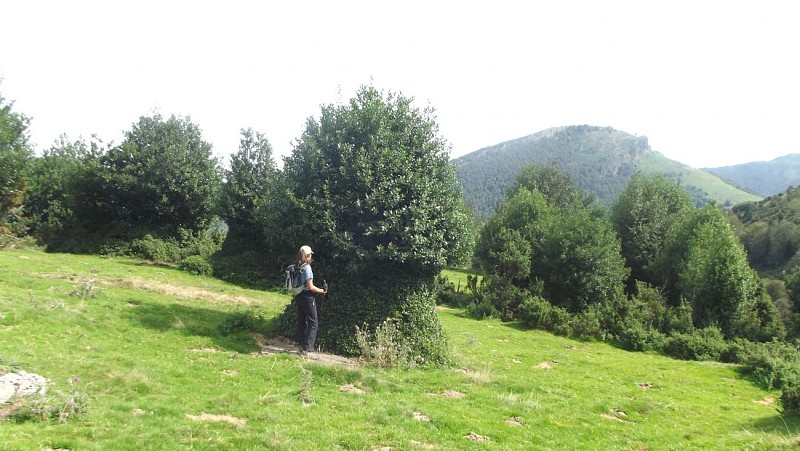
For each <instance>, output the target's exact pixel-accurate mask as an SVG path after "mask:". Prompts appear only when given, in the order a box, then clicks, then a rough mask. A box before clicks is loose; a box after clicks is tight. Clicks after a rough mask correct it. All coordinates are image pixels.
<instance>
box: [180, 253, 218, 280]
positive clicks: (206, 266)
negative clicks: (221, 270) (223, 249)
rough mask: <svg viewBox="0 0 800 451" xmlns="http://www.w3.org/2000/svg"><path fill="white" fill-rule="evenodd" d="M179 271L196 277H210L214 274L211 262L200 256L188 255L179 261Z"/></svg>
mask: <svg viewBox="0 0 800 451" xmlns="http://www.w3.org/2000/svg"><path fill="white" fill-rule="evenodd" d="M180 269H181V270H183V271H186V272H188V273H189V274H194V275H198V276H210V275H211V274H212V273H213V272H214V268H213V267H212V266H211V261H210V260H209V259H208V258H207V257H202V256H200V255H190V256H189V257H186V258H184V259H183V260H181V265H180Z"/></svg>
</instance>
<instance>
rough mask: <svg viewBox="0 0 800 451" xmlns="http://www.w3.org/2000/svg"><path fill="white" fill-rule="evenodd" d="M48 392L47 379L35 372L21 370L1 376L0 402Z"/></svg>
mask: <svg viewBox="0 0 800 451" xmlns="http://www.w3.org/2000/svg"><path fill="white" fill-rule="evenodd" d="M46 392H47V379H46V378H44V377H43V376H40V375H38V374H35V373H28V372H26V371H20V372H19V373H6V374H3V375H2V376H0V404H2V403H4V402H7V401H8V400H9V399H11V398H13V397H14V395H17V396H28V395H33V394H36V393H40V394H42V395H43V394H45V393H46Z"/></svg>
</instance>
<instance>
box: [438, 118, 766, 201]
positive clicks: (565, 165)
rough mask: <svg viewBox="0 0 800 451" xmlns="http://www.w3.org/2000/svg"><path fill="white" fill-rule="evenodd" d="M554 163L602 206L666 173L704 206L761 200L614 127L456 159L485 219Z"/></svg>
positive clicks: (584, 128)
mask: <svg viewBox="0 0 800 451" xmlns="http://www.w3.org/2000/svg"><path fill="white" fill-rule="evenodd" d="M549 162H556V163H558V165H559V166H560V167H561V169H562V170H563V171H564V172H566V173H568V174H570V175H572V176H573V177H574V178H575V181H576V183H577V185H578V187H579V188H580V189H582V190H584V191H586V192H588V193H591V194H594V195H595V196H597V200H598V203H599V204H601V205H610V204H611V203H613V202H614V200H615V199H616V197H617V196H618V195H619V193H620V192H621V191H622V189H623V188H624V187H625V186H626V185H627V183H628V181H629V180H630V179H631V178H632V177H633V176H634V175H635V174H636V173H637V172H642V173H645V174H650V175H655V174H664V175H666V176H667V177H668V178H670V179H672V180H674V181H676V182H679V183H681V184H682V185H683V186H684V187H685V188H686V189H687V190H688V191H689V192H690V193H691V195H692V198H693V200H694V201H695V203H696V204H698V205H699V204H703V203H706V202H708V201H709V200H712V199H713V200H716V201H717V202H718V203H719V204H721V205H734V204H737V203H740V202H746V201H754V200H758V199H759V197H758V196H756V195H753V194H750V193H746V192H744V191H742V190H740V189H738V188H735V187H732V186H730V185H728V184H726V183H725V182H723V181H721V180H719V179H718V178H717V177H715V176H713V175H710V174H706V173H703V172H702V171H699V170H695V169H692V168H690V167H688V166H686V165H683V164H680V163H677V162H675V161H672V160H669V159H668V158H665V157H664V156H663V155H661V154H659V153H658V152H655V151H653V150H652V149H651V148H650V145H649V144H648V141H647V137H645V136H634V135H631V134H629V133H625V132H622V131H618V130H615V129H613V128H611V127H595V126H590V125H577V126H569V127H557V128H551V129H547V130H544V131H541V132H538V133H535V134H533V135H530V136H526V137H523V138H519V139H515V140H511V141H507V142H504V143H501V144H498V145H496V146H492V147H487V148H484V149H481V150H478V151H475V152H472V153H470V154H467V155H464V156H462V157H460V158H456V159H454V160H452V163H453V165H454V166H455V168H456V175H457V177H458V178H459V179H460V180H461V182H462V183H463V186H464V198H465V200H466V202H467V203H468V204H469V205H470V206H471V207H472V208H473V209H474V210H475V211H476V212H477V213H478V214H479V215H480V216H483V217H488V216H490V215H491V214H492V212H493V211H494V209H495V207H496V204H497V202H498V201H500V200H501V199H502V198H503V196H504V194H505V192H506V189H507V188H508V187H509V186H510V185H511V183H512V182H513V180H514V177H516V175H517V174H518V173H519V170H520V168H522V167H523V166H525V165H529V164H532V163H549Z"/></svg>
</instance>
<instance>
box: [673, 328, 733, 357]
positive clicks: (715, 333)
mask: <svg viewBox="0 0 800 451" xmlns="http://www.w3.org/2000/svg"><path fill="white" fill-rule="evenodd" d="M727 347H728V345H727V343H726V342H725V338H724V337H723V336H722V331H721V330H720V328H719V327H715V326H710V327H705V328H703V329H696V330H694V331H692V332H689V333H677V334H673V335H672V336H670V338H669V339H667V342H666V345H665V346H664V352H665V353H666V354H667V355H670V356H672V357H676V358H679V359H683V360H720V357H721V356H722V354H723V352H725V350H726V349H727Z"/></svg>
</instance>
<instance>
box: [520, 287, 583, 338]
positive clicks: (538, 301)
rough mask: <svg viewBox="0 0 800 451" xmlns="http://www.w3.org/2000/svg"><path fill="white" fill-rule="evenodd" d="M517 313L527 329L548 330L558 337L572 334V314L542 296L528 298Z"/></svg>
mask: <svg viewBox="0 0 800 451" xmlns="http://www.w3.org/2000/svg"><path fill="white" fill-rule="evenodd" d="M517 313H518V315H519V319H520V320H521V321H522V323H523V324H524V325H526V326H527V327H536V328H539V329H544V330H548V331H550V332H553V333H554V334H557V335H569V334H570V318H571V315H570V313H569V312H568V311H567V310H566V309H564V308H562V307H557V306H555V305H552V304H550V303H549V302H547V300H545V299H544V298H542V297H541V296H528V297H527V298H526V299H525V300H524V301H523V302H522V304H520V306H519V308H518V310H517Z"/></svg>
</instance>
